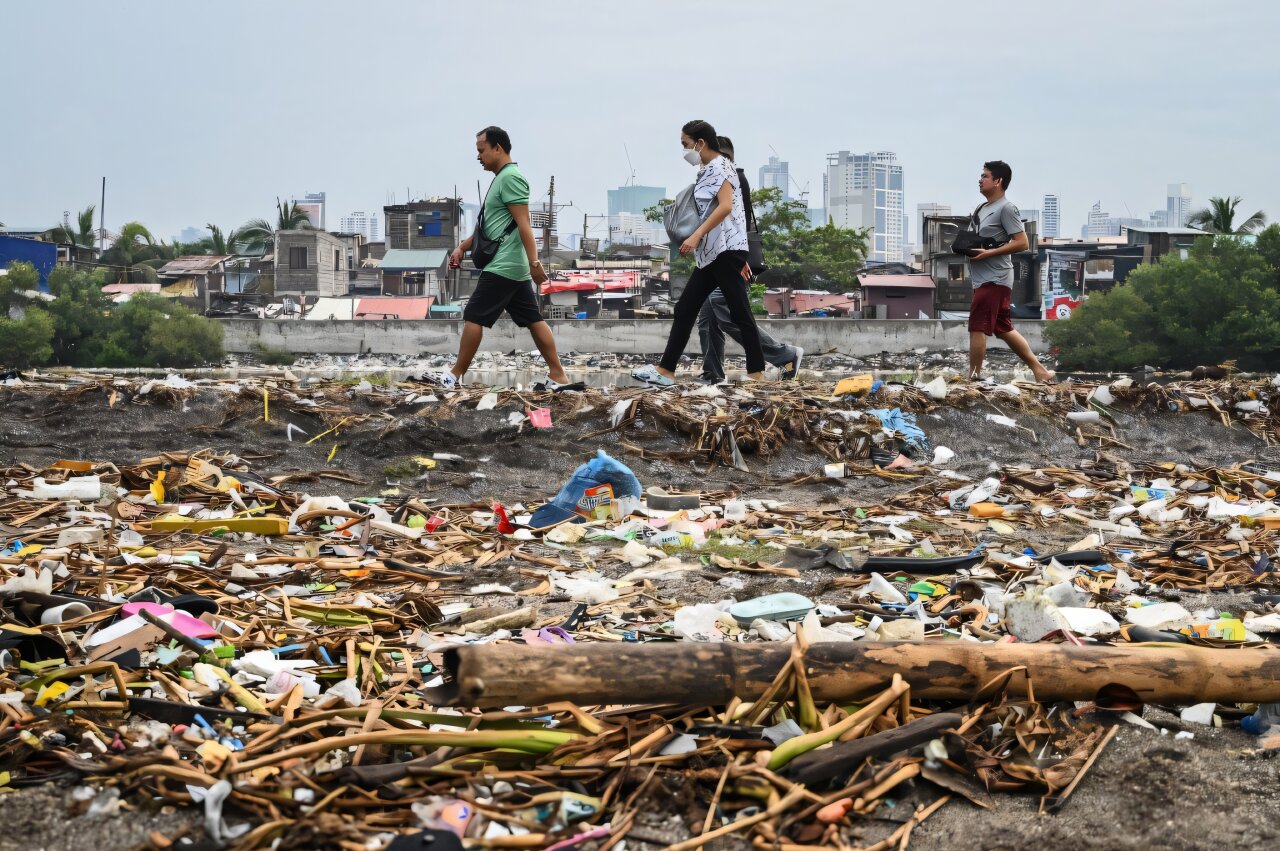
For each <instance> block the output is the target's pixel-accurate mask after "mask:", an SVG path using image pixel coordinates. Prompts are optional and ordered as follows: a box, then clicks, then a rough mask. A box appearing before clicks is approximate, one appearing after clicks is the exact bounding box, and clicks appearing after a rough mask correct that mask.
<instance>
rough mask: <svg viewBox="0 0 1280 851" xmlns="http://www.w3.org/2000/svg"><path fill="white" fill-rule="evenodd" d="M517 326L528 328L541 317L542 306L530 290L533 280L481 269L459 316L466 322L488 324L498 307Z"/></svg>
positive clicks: (491, 325) (496, 315) (490, 326)
mask: <svg viewBox="0 0 1280 851" xmlns="http://www.w3.org/2000/svg"><path fill="white" fill-rule="evenodd" d="M504 310H505V311H506V312H507V313H508V314H509V315H510V316H511V321H512V322H514V323H516V325H517V326H518V327H520V328H528V327H529V326H530V325H532V324H534V323H535V322H541V321H542V308H540V307H539V306H538V296H537V295H536V294H535V293H534V291H533V281H528V280H526V281H513V280H511V279H510V278H504V277H502V276H501V275H494V274H492V273H490V272H481V273H480V280H479V281H477V282H476V291H475V292H473V293H472V294H471V298H470V299H469V300H468V301H467V306H466V309H465V310H463V311H462V318H463V319H464V320H465V321H467V322H474V323H475V324H477V325H483V326H484V327H485V328H492V327H493V323H495V322H497V321H498V317H499V316H501V315H502V311H504Z"/></svg>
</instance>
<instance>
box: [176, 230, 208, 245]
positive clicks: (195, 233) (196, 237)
mask: <svg viewBox="0 0 1280 851" xmlns="http://www.w3.org/2000/svg"><path fill="white" fill-rule="evenodd" d="M208 235H209V232H208V231H204V230H201V229H200V228H183V229H182V233H180V234H178V241H179V242H185V243H188V244H190V243H192V242H199V241H200V240H202V239H204V238H205V237H206V236H208Z"/></svg>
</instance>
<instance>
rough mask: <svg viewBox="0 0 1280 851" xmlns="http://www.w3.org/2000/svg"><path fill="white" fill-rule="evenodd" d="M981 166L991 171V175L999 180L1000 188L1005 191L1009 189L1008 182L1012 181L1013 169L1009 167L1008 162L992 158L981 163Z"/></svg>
mask: <svg viewBox="0 0 1280 851" xmlns="http://www.w3.org/2000/svg"><path fill="white" fill-rule="evenodd" d="M982 167H983V168H985V169H986V170H987V171H989V172H991V176H992V177H993V178H994V179H996V180H998V181H1000V188H1001V189H1003V190H1004V191H1005V192H1008V191H1009V184H1010V183H1013V169H1011V168H1009V164H1008V163H1007V162H1005V161H1004V160H992V161H991V162H989V163H983V164H982Z"/></svg>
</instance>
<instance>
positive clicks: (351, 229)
mask: <svg viewBox="0 0 1280 851" xmlns="http://www.w3.org/2000/svg"><path fill="white" fill-rule="evenodd" d="M380 218H381V216H378V215H376V214H374V213H363V212H361V213H352V214H351V215H349V216H343V217H342V218H340V219H338V230H339V231H341V232H342V233H358V234H363V235H364V238H365V239H366V240H368V241H369V242H377V241H378V228H379V227H380V226H381V224H382V223H381V222H380V221H379V219H380Z"/></svg>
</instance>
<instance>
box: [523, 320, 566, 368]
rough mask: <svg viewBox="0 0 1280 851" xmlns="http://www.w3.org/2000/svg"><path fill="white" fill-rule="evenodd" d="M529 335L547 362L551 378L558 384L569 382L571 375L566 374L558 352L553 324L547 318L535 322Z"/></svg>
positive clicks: (530, 328)
mask: <svg viewBox="0 0 1280 851" xmlns="http://www.w3.org/2000/svg"><path fill="white" fill-rule="evenodd" d="M529 336H531V337H533V344H534V345H535V346H537V347H538V351H539V352H540V353H541V354H542V359H543V360H544V361H546V362H547V375H549V376H550V377H551V380H552V381H554V382H555V383H556V384H568V383H569V376H568V375H566V374H565V371H564V367H563V366H562V365H561V363H560V355H559V353H557V352H556V338H555V336H554V335H553V334H552V333H551V326H550V325H548V324H547V323H546V321H545V320H541V321H538V322H535V323H533V324H532V325H530V326H529Z"/></svg>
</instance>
